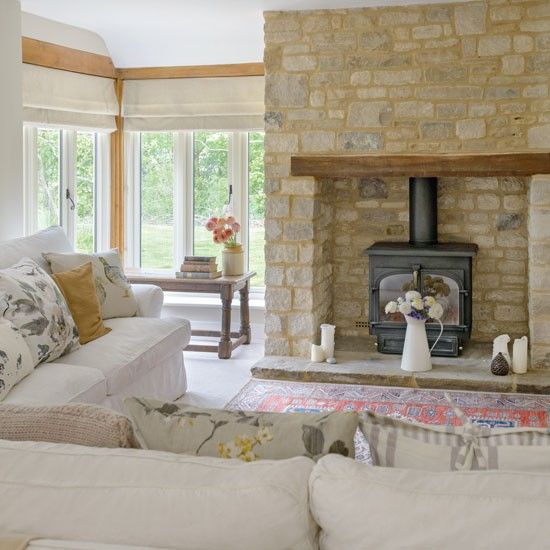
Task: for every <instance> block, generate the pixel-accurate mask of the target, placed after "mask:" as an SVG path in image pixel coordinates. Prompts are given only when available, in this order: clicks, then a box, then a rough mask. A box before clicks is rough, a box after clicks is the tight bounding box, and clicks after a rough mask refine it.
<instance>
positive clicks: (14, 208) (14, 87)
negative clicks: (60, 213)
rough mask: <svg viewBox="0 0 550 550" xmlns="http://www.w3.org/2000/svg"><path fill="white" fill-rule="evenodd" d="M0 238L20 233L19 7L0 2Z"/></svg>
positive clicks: (16, 3)
mask: <svg viewBox="0 0 550 550" xmlns="http://www.w3.org/2000/svg"><path fill="white" fill-rule="evenodd" d="M0 75H2V78H1V85H0V241H1V240H6V239H11V238H13V237H19V236H21V235H23V227H24V225H23V126H22V106H21V6H20V4H19V0H2V1H1V2H0Z"/></svg>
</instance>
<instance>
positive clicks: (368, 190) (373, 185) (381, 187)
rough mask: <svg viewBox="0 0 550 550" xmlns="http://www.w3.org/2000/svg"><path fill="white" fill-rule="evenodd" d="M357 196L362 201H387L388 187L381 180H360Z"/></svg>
mask: <svg viewBox="0 0 550 550" xmlns="http://www.w3.org/2000/svg"><path fill="white" fill-rule="evenodd" d="M359 195H360V196H361V198H362V199H387V198H388V186H387V185H386V182H385V181H384V180H383V179H381V178H362V179H361V180H360V181H359Z"/></svg>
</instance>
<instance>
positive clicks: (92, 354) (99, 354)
mask: <svg viewBox="0 0 550 550" xmlns="http://www.w3.org/2000/svg"><path fill="white" fill-rule="evenodd" d="M105 325H106V326H107V327H110V328H112V331H111V332H110V333H109V334H106V335H105V336H103V337H102V338H99V339H98V340H94V341H93V342H90V343H88V344H86V345H85V346H82V347H81V348H80V349H78V350H76V351H75V352H74V353H71V354H69V355H67V356H65V357H63V362H64V363H68V364H70V365H74V367H73V368H74V369H75V370H78V368H79V367H91V368H94V369H98V370H99V371H101V372H102V373H103V376H104V377H105V379H106V383H107V395H112V394H116V393H119V392H120V391H122V390H123V389H125V388H126V387H127V386H128V385H130V384H131V383H132V382H134V381H135V380H137V379H138V378H140V377H141V376H143V375H144V374H146V373H147V372H149V371H150V370H151V369H152V368H154V367H155V366H156V365H157V364H159V363H160V362H162V361H164V360H165V359H167V358H168V357H170V356H171V355H173V354H174V353H175V352H177V351H182V350H183V348H185V346H187V344H188V342H189V339H190V337H191V326H190V324H189V321H187V320H186V319H181V318H177V317H167V318H164V319H153V318H145V317H131V318H127V319H109V320H108V321H105Z"/></svg>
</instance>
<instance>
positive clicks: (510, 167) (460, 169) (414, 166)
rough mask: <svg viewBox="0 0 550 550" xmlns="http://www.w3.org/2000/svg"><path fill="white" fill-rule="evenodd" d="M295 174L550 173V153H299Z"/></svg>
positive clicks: (292, 168)
mask: <svg viewBox="0 0 550 550" xmlns="http://www.w3.org/2000/svg"><path fill="white" fill-rule="evenodd" d="M290 172H291V175H293V176H316V177H325V178H349V177H364V176H387V177H388V176H457V177H490V176H532V175H534V174H550V153H501V154H493V155H491V154H483V155H481V154H472V155H467V154H440V155H437V154H435V155H377V154H368V155H299V156H293V157H292V158H291V161H290Z"/></svg>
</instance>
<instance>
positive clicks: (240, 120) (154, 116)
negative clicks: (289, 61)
mask: <svg viewBox="0 0 550 550" xmlns="http://www.w3.org/2000/svg"><path fill="white" fill-rule="evenodd" d="M122 114H123V116H124V129H125V130H130V131H162V130H171V131H179V130H256V129H258V130H259V129H262V128H263V126H264V122H263V117H264V78H263V77H262V76H247V77H219V78H176V79H161V80H126V81H125V82H124V98H123V102H122Z"/></svg>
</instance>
